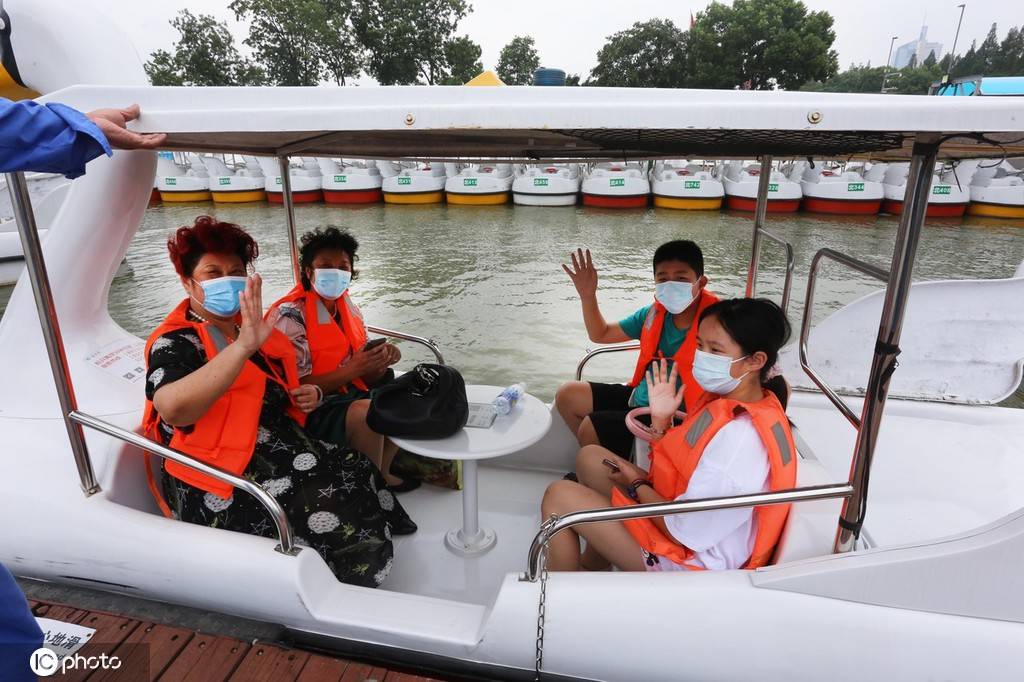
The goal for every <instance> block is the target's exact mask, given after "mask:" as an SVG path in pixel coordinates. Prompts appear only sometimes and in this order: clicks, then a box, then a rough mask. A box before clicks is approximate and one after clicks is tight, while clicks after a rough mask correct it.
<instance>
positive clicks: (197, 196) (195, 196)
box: [160, 189, 213, 204]
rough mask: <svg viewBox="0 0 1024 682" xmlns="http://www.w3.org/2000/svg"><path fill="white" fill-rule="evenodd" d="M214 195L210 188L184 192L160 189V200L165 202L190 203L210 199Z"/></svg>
mask: <svg viewBox="0 0 1024 682" xmlns="http://www.w3.org/2000/svg"><path fill="white" fill-rule="evenodd" d="M212 198H213V196H212V195H211V194H210V190H208V189H199V190H189V191H184V192H169V191H167V190H164V189H162V190H160V201H162V202H164V203H165V204H175V203H190V202H197V201H210V200H211V199H212Z"/></svg>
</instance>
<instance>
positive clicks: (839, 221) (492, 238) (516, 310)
mask: <svg viewBox="0 0 1024 682" xmlns="http://www.w3.org/2000/svg"><path fill="white" fill-rule="evenodd" d="M207 212H208V213H212V214H214V215H216V216H217V217H218V218H219V219H221V220H227V221H231V222H235V223H238V224H240V225H242V226H244V227H245V228H246V229H247V230H249V231H250V233H251V234H252V235H253V236H254V237H255V238H256V239H257V240H258V242H259V244H260V252H261V253H260V258H259V260H258V261H257V269H258V270H259V272H260V273H261V274H262V275H263V277H264V279H265V281H266V282H267V284H266V285H265V287H264V292H265V300H264V304H266V305H269V304H270V303H271V302H272V301H273V300H275V299H276V298H277V297H278V296H280V295H282V294H283V293H284V292H285V291H287V290H288V289H289V288H290V287H291V270H290V264H289V251H288V243H287V236H286V235H287V231H286V228H285V224H284V211H283V210H282V209H281V208H280V207H279V206H270V205H267V204H253V205H240V206H231V205H214V204H192V205H175V204H157V205H154V206H153V207H151V208H150V209H149V210H148V211H147V212H146V215H145V219H144V221H143V225H142V228H141V229H140V231H139V233H138V234H137V235H136V237H135V238H134V240H133V241H132V244H131V247H130V248H129V250H128V254H127V261H128V265H129V266H130V269H129V271H128V274H125V275H122V276H120V277H118V278H116V279H115V281H114V283H113V285H112V286H111V291H110V311H111V314H112V315H113V317H114V319H115V320H117V321H118V322H119V323H120V324H121V325H123V326H124V327H125V328H126V329H128V330H129V331H131V332H133V333H135V334H138V335H139V336H142V337H145V336H146V335H148V334H149V332H150V330H152V329H153V328H154V327H155V326H156V325H157V324H158V323H159V322H160V321H161V320H162V319H163V317H164V316H165V315H166V313H167V311H168V310H169V309H170V308H171V307H172V306H173V305H174V304H176V303H177V302H178V301H180V300H181V298H182V290H181V286H180V283H179V282H178V279H177V277H176V275H175V273H174V271H173V269H172V267H171V265H170V263H169V261H168V259H167V251H166V246H165V242H166V238H167V236H168V235H169V234H170V233H171V232H172V231H173V229H174V228H175V227H178V226H180V225H184V224H188V223H191V221H192V220H193V219H194V218H195V216H196V215H199V214H201V213H207ZM296 217H297V221H298V227H299V232H300V233H301V232H303V231H305V230H309V229H312V228H314V227H317V226H322V225H327V224H333V225H337V226H339V227H343V228H347V229H349V230H350V231H351V232H352V233H353V234H354V235H355V236H356V237H357V238H358V239H359V242H360V249H359V263H358V268H359V270H360V276H359V278H358V279H357V280H355V281H354V282H353V284H352V287H351V292H352V296H353V299H354V300H355V301H356V302H357V303H358V305H359V306H360V307H361V308H362V310H363V313H364V316H365V318H366V320H367V322H368V323H370V324H372V325H375V326H380V327H385V328H390V329H397V330H402V331H405V332H408V333H412V334H417V335H420V336H426V337H428V338H431V339H433V340H434V341H436V342H437V344H438V345H439V346H440V347H441V349H442V351H443V352H444V355H445V359H446V360H447V361H448V362H449V363H450V364H452V365H454V366H455V367H457V368H458V369H459V370H461V371H462V373H463V374H464V375H465V376H466V378H467V381H470V382H473V383H491V384H498V385H504V384H510V383H513V382H515V381H526V382H527V383H528V385H529V390H530V392H531V393H534V394H536V395H538V396H539V397H541V398H543V399H545V400H550V399H551V398H552V396H553V395H554V392H555V389H556V388H557V386H558V385H559V384H560V383H561V382H563V381H565V380H567V379H571V378H572V377H573V374H574V372H575V368H576V364H577V363H578V361H579V360H580V358H581V357H582V356H583V354H584V353H585V352H586V351H587V349H588V348H591V347H593V346H592V344H590V343H589V341H588V340H587V337H586V333H585V331H584V327H583V321H582V317H581V313H580V304H579V299H578V298H577V296H576V292H575V289H574V288H573V286H572V284H571V282H570V281H569V278H568V277H567V276H566V275H565V273H564V272H562V269H561V268H560V267H559V264H560V263H562V262H566V260H567V258H568V256H569V253H570V251H571V250H573V249H574V248H576V247H584V248H590V249H591V251H592V252H593V254H594V259H595V265H596V266H597V268H598V271H599V276H600V283H599V290H598V296H599V301H600V303H601V309H602V311H603V313H604V315H605V318H606V319H608V320H619V319H621V318H623V317H625V316H626V315H628V314H629V313H631V312H633V311H634V310H636V309H637V308H638V307H640V306H642V305H646V304H648V303H650V301H651V300H652V297H653V280H652V274H651V255H652V254H653V251H654V249H655V248H656V247H657V246H658V245H659V244H661V243H663V242H665V241H668V240H670V239H678V238H686V239H693V240H694V241H696V242H697V243H698V244H699V245H700V246H701V247H702V248H703V249H704V254H705V260H706V270H707V275H708V277H709V278H710V280H711V284H710V288H711V289H712V290H713V291H715V292H716V293H718V294H719V295H725V296H735V295H742V293H743V291H744V287H745V284H746V272H747V265H748V259H749V254H750V240H751V228H752V224H753V223H752V219H751V215H750V214H744V213H733V212H713V211H711V212H704V211H701V212H687V211H671V210H664V209H648V210H638V211H616V210H595V209H591V208H586V209H584V208H539V207H524V206H517V207H514V208H513V207H512V206H511V205H509V206H498V207H472V206H453V207H447V206H444V205H434V206H395V205H387V206H385V205H383V204H381V205H372V206H365V207H337V206H327V205H301V206H297V207H296ZM768 222H769V224H768V227H769V229H771V230H772V231H774V232H775V233H776V234H778V235H779V236H781V237H783V238H784V239H787V240H788V241H789V242H791V243H792V244H793V247H794V249H795V251H796V258H797V262H796V275H795V283H794V288H793V300H792V303H791V306H790V311H789V313H790V319H791V321H792V322H793V324H794V326H798V325H799V320H800V319H801V315H802V302H803V295H804V292H805V285H806V274H807V268H808V266H809V264H810V260H811V257H812V256H813V254H814V252H815V251H816V250H817V249H819V248H822V247H830V248H833V249H837V250H840V251H844V252H847V253H850V254H851V255H854V256H857V257H860V258H862V259H864V260H868V261H870V262H873V263H876V264H878V265H879V266H881V267H883V268H888V265H889V260H890V258H891V253H892V246H893V241H894V238H895V233H896V227H897V221H896V219H895V218H892V217H889V216H878V217H867V218H865V217H849V218H847V217H827V216H815V215H811V214H792V215H784V216H782V215H780V216H770V217H769V221H768ZM1022 260H1024V221H993V220H986V219H978V218H966V219H965V220H964V221H962V222H961V221H959V220H956V221H952V222H943V221H934V222H930V223H929V224H928V225H927V226H926V228H925V232H924V235H923V236H922V239H921V245H920V249H919V253H918V260H917V265H916V268H915V271H914V276H915V280H934V279H960V278H997V277H1008V276H1010V275H1011V274H1012V273H1013V271H1014V269H1015V268H1016V266H1017V265H1018V264H1019V263H1020V262H1021V261H1022ZM783 267H784V257H783V254H782V251H781V249H779V248H778V247H776V246H775V245H774V244H772V243H770V242H765V243H764V246H763V259H762V266H761V281H760V284H759V290H758V293H759V294H762V295H768V296H772V297H773V298H776V300H778V296H779V294H780V292H781V286H782V278H783ZM878 286H879V285H878V283H877V282H876V281H874V280H871V279H869V278H865V277H862V276H859V275H857V274H856V273H852V272H851V271H849V270H845V269H842V268H839V267H837V266H834V265H825V266H824V270H823V272H822V277H820V278H819V284H818V293H817V295H816V304H815V306H816V309H815V311H814V319H815V320H820V319H821V318H822V317H823V316H824V315H826V314H827V313H828V312H829V311H831V310H835V309H836V308H838V307H840V306H842V305H843V304H845V303H848V302H849V301H851V300H853V299H855V298H857V297H859V296H861V295H863V294H865V293H867V292H868V291H871V290H873V289H875V288H877V287H878ZM8 296H9V288H8V289H7V290H0V306H2V305H5V304H6V299H7V297H8ZM401 347H402V349H403V352H404V353H405V356H406V358H407V359H408V360H409V361H410V363H411V362H415V361H421V360H423V361H425V360H428V359H429V358H430V357H431V356H430V355H429V353H428V352H426V351H425V350H424V349H422V348H417V347H415V346H413V345H412V344H409V343H402V344H401ZM625 355H627V354H621V355H620V356H619V357H616V356H614V355H605V356H601V357H600V358H598V359H596V360H595V361H594V362H593V363H592V364H591V365H590V366H589V368H588V372H587V377H588V378H595V379H610V380H623V379H624V378H628V375H629V373H630V369H631V366H632V361H631V359H630V358H626V357H625ZM406 364H408V363H405V362H403V365H406ZM410 366H411V365H410ZM1017 402H1018V403H1019V398H1018V401H1017Z"/></svg>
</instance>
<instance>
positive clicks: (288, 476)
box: [146, 329, 404, 587]
mask: <svg viewBox="0 0 1024 682" xmlns="http://www.w3.org/2000/svg"><path fill="white" fill-rule="evenodd" d="M252 360H253V362H255V363H256V364H257V365H258V366H259V367H260V368H261V369H263V371H264V372H266V371H267V370H268V366H267V363H268V362H269V360H267V359H266V358H265V357H264V356H263V355H261V354H259V353H257V354H255V355H253V357H252ZM205 362H206V353H205V351H204V350H203V345H202V342H201V341H200V340H199V337H198V336H197V335H196V334H195V333H194V332H193V331H192V330H190V329H179V330H175V331H172V332H168V333H167V334H164V335H163V336H161V337H160V338H158V339H157V340H156V341H155V342H154V343H153V345H152V347H151V349H150V355H149V368H148V373H147V377H146V397H147V398H149V399H150V400H152V399H153V394H154V393H156V391H157V389H158V388H160V387H161V386H163V385H165V384H169V383H172V382H174V381H177V380H178V379H181V378H182V377H184V376H186V375H188V374H190V373H192V372H194V371H195V370H197V369H199V368H200V367H202V366H203V364H205ZM288 405H289V399H288V395H287V393H286V392H285V390H284V389H283V388H282V387H281V386H280V385H279V384H278V383H277V382H275V381H271V380H269V379H268V380H267V387H266V391H265V393H264V396H263V409H262V410H261V412H260V419H259V431H258V433H257V437H256V448H255V451H254V452H253V456H252V459H251V460H250V461H249V465H248V467H247V468H246V470H245V472H244V473H243V476H245V478H247V479H248V480H250V481H253V482H255V483H257V484H259V485H261V486H262V487H263V488H265V489H266V490H267V492H269V493H270V494H272V495H273V496H274V497H275V498H277V500H278V502H280V503H281V506H282V507H283V508H284V510H285V513H286V514H287V516H288V519H289V520H290V521H291V524H292V528H293V529H294V531H295V535H296V541H297V543H298V544H299V545H303V546H306V547H310V548H312V549H313V550H315V551H316V552H317V553H319V554H320V556H322V557H323V558H324V561H326V562H327V565H328V566H329V567H330V569H331V570H332V571H333V572H334V574H335V575H336V576H337V577H338V580H341V581H342V582H346V583H351V584H353V585H363V586H367V587H377V586H378V585H380V584H381V583H382V582H383V581H384V579H385V578H386V577H387V575H388V572H389V571H390V570H391V563H392V560H393V547H392V543H391V529H390V526H389V522H388V521H389V518H390V517H391V515H392V514H394V513H396V512H398V511H399V510H400V508H396V501H395V498H394V496H393V494H392V493H391V492H390V491H389V490H388V489H387V487H386V485H385V482H384V479H383V477H381V475H380V472H379V471H378V470H377V468H376V467H375V466H374V465H373V463H372V462H370V460H369V459H367V458H366V456H365V455H363V454H362V453H360V452H358V451H356V450H352V449H350V448H342V447H339V446H337V445H334V444H332V443H325V442H323V441H320V440H316V439H314V438H312V437H311V436H310V435H309V434H307V433H306V431H305V430H304V429H303V428H302V427H301V426H299V425H298V424H297V423H296V422H295V421H294V420H292V419H291V417H289V416H288V415H287V413H286V412H285V410H286V408H287V407H288ZM185 428H189V427H185ZM160 434H161V435H162V436H163V439H164V442H165V443H167V442H169V441H170V438H171V436H172V435H173V427H170V426H168V425H166V424H163V423H161V424H160ZM163 478H164V495H165V497H166V498H167V503H168V506H170V507H171V510H172V511H173V512H174V513H175V515H176V516H177V517H178V518H179V519H182V520H184V521H188V522H190V523H198V524H202V525H204V526H211V527H213V528H224V529H227V530H234V531H239V532H242V533H250V534H252V535H260V536H263V537H276V536H277V531H276V529H275V527H274V523H273V521H272V520H271V518H270V516H269V515H268V514H267V512H266V511H265V510H264V508H263V505H261V504H260V503H259V502H258V501H256V499H255V498H253V497H252V496H250V495H249V494H247V493H245V492H242V491H235V494H234V495H232V496H231V497H230V498H228V499H223V498H220V497H217V496H216V495H213V494H211V493H207V492H206V491H204V490H201V489H199V488H196V487H193V486H191V485H189V484H187V483H184V482H182V481H179V480H178V479H176V478H174V477H173V476H170V475H166V474H165V475H164V477H163ZM401 513H404V512H401Z"/></svg>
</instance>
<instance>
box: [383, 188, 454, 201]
mask: <svg viewBox="0 0 1024 682" xmlns="http://www.w3.org/2000/svg"><path fill="white" fill-rule="evenodd" d="M443 200H444V192H442V191H441V190H437V191H436V192H409V193H408V194H406V193H403V192H384V203H386V204H440V203H441V202H442V201H443Z"/></svg>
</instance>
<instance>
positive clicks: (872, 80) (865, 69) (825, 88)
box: [800, 64, 891, 92]
mask: <svg viewBox="0 0 1024 682" xmlns="http://www.w3.org/2000/svg"><path fill="white" fill-rule="evenodd" d="M890 71H891V69H890ZM885 73H886V67H884V66H871V65H870V64H851V65H850V68H848V69H846V70H845V71H842V72H840V73H837V74H836V75H834V76H832V77H831V78H828V79H826V80H825V81H808V82H807V83H805V84H804V85H803V87H801V88H800V89H801V90H809V91H814V92H879V91H880V90H881V89H882V78H883V76H884V75H885ZM887 85H891V83H887Z"/></svg>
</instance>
